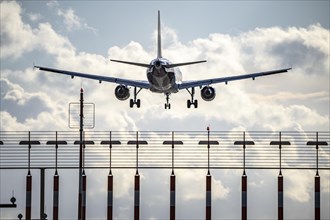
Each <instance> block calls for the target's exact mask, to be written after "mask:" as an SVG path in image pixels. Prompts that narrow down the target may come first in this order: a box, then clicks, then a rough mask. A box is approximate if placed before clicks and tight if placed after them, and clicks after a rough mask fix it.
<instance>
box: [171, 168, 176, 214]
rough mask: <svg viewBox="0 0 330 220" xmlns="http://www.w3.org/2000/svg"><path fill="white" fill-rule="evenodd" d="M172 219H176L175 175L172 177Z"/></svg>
mask: <svg viewBox="0 0 330 220" xmlns="http://www.w3.org/2000/svg"><path fill="white" fill-rule="evenodd" d="M170 220H175V175H174V172H173V171H172V174H171V177H170Z"/></svg>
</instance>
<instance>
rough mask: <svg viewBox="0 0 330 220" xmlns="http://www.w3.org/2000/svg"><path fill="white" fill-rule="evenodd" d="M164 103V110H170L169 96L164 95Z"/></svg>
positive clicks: (167, 94)
mask: <svg viewBox="0 0 330 220" xmlns="http://www.w3.org/2000/svg"><path fill="white" fill-rule="evenodd" d="M165 95H166V103H165V109H171V103H169V101H170V94H169V93H166V94H165Z"/></svg>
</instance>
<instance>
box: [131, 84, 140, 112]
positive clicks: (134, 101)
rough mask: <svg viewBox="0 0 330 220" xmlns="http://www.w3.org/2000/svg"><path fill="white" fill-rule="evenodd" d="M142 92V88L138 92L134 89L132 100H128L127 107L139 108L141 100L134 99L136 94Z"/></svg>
mask: <svg viewBox="0 0 330 220" xmlns="http://www.w3.org/2000/svg"><path fill="white" fill-rule="evenodd" d="M141 90H142V88H140V89H139V90H138V91H137V90H136V87H134V99H130V100H129V107H130V108H133V106H134V105H136V107H138V108H140V106H141V100H140V99H136V96H137V94H139V92H140V91H141Z"/></svg>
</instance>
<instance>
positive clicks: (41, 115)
mask: <svg viewBox="0 0 330 220" xmlns="http://www.w3.org/2000/svg"><path fill="white" fill-rule="evenodd" d="M0 5H1V8H0V9H1V13H0V16H1V19H0V22H1V48H0V58H1V76H0V83H1V84H0V85H1V101H0V123H1V124H0V126H1V130H2V131H28V130H37V131H43V130H52V131H53V130H69V127H68V106H69V103H70V102H77V101H79V91H80V88H81V87H83V88H84V91H85V100H86V101H88V102H93V103H95V108H96V112H95V128H94V130H114V131H126V130H129V131H136V130H144V131H154V130H158V131H159V130H160V131H161V130H166V131H172V130H180V131H187V130H197V131H200V130H205V129H206V127H207V126H210V127H211V129H212V130H226V131H236V130H238V131H244V130H247V131H249V130H250V131H255V130H257V131H298V132H304V131H329V126H330V123H329V112H330V110H329V93H330V91H329V87H330V86H329V85H330V79H329V77H330V76H329V69H330V58H329V54H330V48H329V45H330V32H329V28H330V27H329V26H330V25H329V20H330V18H329V14H330V13H329V10H330V2H329V1H233V2H232V1H178V2H176V1H1V3H0ZM158 10H160V11H161V21H162V39H163V45H162V46H163V56H164V57H165V58H168V59H169V60H171V61H172V62H187V61H195V60H200V59H206V60H207V61H208V62H207V63H203V64H199V65H194V66H187V67H182V68H181V71H182V73H183V80H195V79H205V78H214V77H221V76H231V75H238V74H244V73H251V72H259V71H267V70H272V69H279V68H287V67H292V68H293V69H292V70H291V71H289V72H288V73H284V74H281V75H276V76H270V77H263V78H258V79H256V80H255V81H252V80H243V81H240V82H233V83H229V84H228V85H224V84H219V85H215V86H214V88H215V89H216V92H217V95H216V98H215V99H214V100H213V101H212V102H205V101H203V100H201V98H200V95H199V89H197V90H196V91H197V95H196V98H197V99H199V108H198V109H187V108H186V100H187V99H189V98H190V96H189V94H188V93H187V92H185V91H182V92H180V93H178V94H173V95H171V99H170V101H171V110H165V109H164V103H165V96H164V95H162V94H153V93H150V92H149V91H146V90H142V91H141V93H139V95H138V98H140V99H141V108H140V109H137V108H133V109H130V108H129V103H128V102H127V101H124V102H122V101H119V100H117V99H116V98H115V96H114V89H115V85H113V84H108V83H102V84H99V83H98V82H97V81H92V80H87V79H78V78H74V79H73V80H71V78H70V77H66V76H60V75H56V74H52V73H46V72H41V71H37V70H33V64H36V65H40V66H49V67H54V68H60V69H66V70H72V71H81V72H85V73H92V74H100V75H106V76H117V77H122V78H129V79H142V80H144V79H145V69H143V68H139V67H135V66H127V65H122V64H116V63H111V62H110V61H109V59H122V60H130V61H135V62H143V63H148V62H150V60H152V59H153V58H155V56H156V28H157V11H158ZM1 172H2V174H1V186H0V187H1V192H4V191H5V190H7V189H9V188H10V187H11V186H12V184H13V182H12V179H15V178H12V174H10V173H8V172H5V171H1ZM239 172H240V171H239ZM290 172H293V173H292V174H291V176H292V177H294V178H296V179H295V180H296V182H297V183H294V182H295V181H293V179H292V182H290V184H293V186H295V185H294V184H297V186H296V188H297V189H299V190H296V191H294V193H288V194H286V195H285V196H286V197H285V198H286V199H287V201H290V204H291V207H292V208H293V209H292V210H294V211H292V212H290V211H289V210H290V209H288V211H287V212H286V215H287V217H288V218H291V219H297V218H305V217H306V216H307V217H310V218H312V216H313V212H312V210H309V209H306V208H305V207H309V206H312V204H313V197H312V194H311V193H312V192H311V191H310V188H309V186H308V184H310V183H309V181H306V176H309V177H311V178H312V176H313V174H312V173H310V172H308V171H305V172H303V171H290ZM98 173H102V171H98ZM261 173H263V174H265V175H264V176H263V177H261V176H262V175H261ZM195 174H196V175H195ZM20 175H21V176H22V178H24V175H25V174H23V173H21V174H20ZM36 175H37V174H36ZM63 175H67V176H68V178H70V174H63ZM91 175H96V174H91ZM100 175H101V174H100ZM102 175H103V174H102ZM133 175H134V173H133V171H132V173H130V171H128V172H126V173H122V172H118V178H119V179H120V178H124V179H130V181H133ZM152 175H157V178H158V179H157V181H159V184H161V183H162V181H161V180H162V179H163V180H164V179H166V180H167V178H168V173H166V172H163V171H159V172H156V171H148V172H145V173H144V176H145V182H148V180H149V179H148V178H151V176H152ZM179 175H181V178H182V179H181V180H182V181H181V183H180V184H182V185H184V183H187V182H191V181H194V182H195V183H196V184H197V185H198V184H199V185H201V186H202V187H201V189H200V190H204V187H203V184H204V175H205V174H204V173H200V172H199V171H196V170H187V171H186V172H182V173H180V174H178V176H179ZM198 175H200V177H198V178H196V179H194V178H193V177H192V176H198ZM251 175H252V176H253V177H254V178H256V181H257V180H260V181H264V182H266V183H268V181H266V180H265V179H267V176H269V177H274V176H275V175H274V173H271V172H266V173H264V171H254V172H251ZM323 175H324V176H325V178H323V179H322V180H323V181H324V182H322V187H323V188H322V190H323V192H324V194H323V198H325V199H324V201H325V203H323V204H325V205H326V204H329V199H326V198H329V197H330V196H329V193H330V192H329V188H330V187H329V177H330V174H329V172H324V174H323ZM214 176H215V179H216V181H217V184H218V186H219V187H220V188H221V187H222V189H224V192H227V194H226V193H225V194H221V195H220V196H219V197H218V200H216V201H218V202H221V203H226V204H239V201H240V200H239V198H240V197H239V196H236V197H235V195H237V194H238V193H239V187H238V185H237V184H239V180H240V179H239V176H240V174H238V173H237V172H232V171H230V172H229V171H218V173H215V174H214ZM224 176H225V177H226V178H227V180H224V179H223V177H224ZM9 177H10V178H9ZM253 177H251V178H253ZM258 178H259V179H258ZM23 181H24V180H23ZM118 181H119V180H118ZM131 183H132V182H131ZM93 184H94V186H98V185H97V184H100V183H99V182H95V183H91V186H93ZM235 184H236V185H237V186H236V185H235ZM269 184H270V183H269ZM272 184H275V183H274V181H273V182H272ZM119 185H120V184H119ZM234 186H236V187H234ZM263 186H264V188H263V190H265V192H267V190H268V189H269V188H268V187H270V186H267V184H263ZM121 187H123V188H122V190H123V191H124V192H130V190H133V189H132V187H133V185H132V184H131V185H129V184H128V185H127V186H126V185H124V186H121ZM125 187H126V188H125ZM148 187H152V186H149V185H148ZM251 187H252V186H251ZM15 188H17V189H16V190H17V191H19V189H21V191H22V190H24V187H23V186H16V187H15ZM95 188H97V187H91V191H92V192H93V189H95ZM101 188H102V187H101ZM155 188H156V186H155V187H154V188H153V189H155ZM293 188H294V187H293ZM102 189H103V188H102ZM22 192H23V191H22ZM195 192H196V193H198V189H197V191H196V190H195ZM187 193H188V194H189V192H187ZM190 193H191V195H194V194H193V193H192V192H190ZM1 194H2V193H1ZM91 194H93V193H91ZM95 194H97V192H95ZM164 194H166V195H167V191H165V190H164V192H159V197H162V196H164ZM128 195H130V194H128V193H126V194H125V193H123V194H122V195H119V196H117V199H118V200H119V201H120V202H118V203H119V204H120V205H118V209H117V213H116V217H117V218H118V219H130V218H131V215H130V214H132V213H130V214H129V212H127V209H128V207H127V206H125V201H126V202H127V200H125V199H127V197H129V196H128ZM148 196H149V197H150V199H151V200H150V202H151V203H152V201H153V200H152V199H154V201H157V196H153V195H152V194H150V195H149V194H148ZM90 197H91V198H90V199H92V196H91V195H90ZM159 197H158V198H159ZM180 198H182V200H180ZM178 199H179V201H181V202H182V203H181V210H182V212H181V213H179V214H178V215H179V217H182V218H183V217H186V218H196V219H198V218H199V217H200V216H203V213H200V212H197V213H194V212H192V213H189V214H187V212H189V211H188V210H189V209H190V210H197V209H191V207H195V206H197V205H196V204H200V203H202V202H203V201H204V200H203V198H201V197H200V196H190V197H189V196H188V197H184V196H182V197H180V196H178ZM162 201H163V200H162ZM1 202H3V197H2V196H1ZM275 202H276V201H275V200H274V199H269V200H267V202H265V204H266V205H270V204H273V203H275ZM73 204H74V207H76V203H75V202H73ZM202 204H204V203H202ZM162 205H163V203H159V205H158V206H155V207H153V209H154V210H158V211H157V212H156V214H155V213H151V212H150V211H144V212H143V213H144V214H143V215H144V216H142V217H143V218H145V219H162V218H166V217H164V215H165V213H164V212H162V211H161V210H162ZM259 205H260V204H259ZM251 206H252V207H257V202H255V203H252V205H251ZM297 210H299V212H297ZM322 210H323V213H322V216H323V217H324V218H325V219H326V218H329V216H330V214H329V211H326V209H322ZM15 213H16V212H15ZM36 215H37V214H36ZM8 216H12V212H11V211H7V210H5V211H3V210H1V213H0V218H1V217H8ZM15 216H16V215H15ZM49 216H50V215H49ZM187 216H188V217H187ZM89 217H90V218H91V219H92V218H95V219H97V218H100V216H98V214H97V213H94V212H92V211H90V216H89ZM222 217H223V218H224V217H225V218H229V219H235V218H239V215H238V214H237V213H232V214H226V216H224V215H223V216H222ZM253 217H255V218H267V219H272V218H276V215H275V217H274V213H264V212H262V210H259V209H257V208H255V209H254V211H253ZM63 218H66V219H70V218H75V212H74V213H70V211H67V212H65V213H63Z"/></svg>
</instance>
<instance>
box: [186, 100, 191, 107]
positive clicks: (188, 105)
mask: <svg viewBox="0 0 330 220" xmlns="http://www.w3.org/2000/svg"><path fill="white" fill-rule="evenodd" d="M190 106H191V102H190V100H189V99H188V100H187V108H190Z"/></svg>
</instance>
